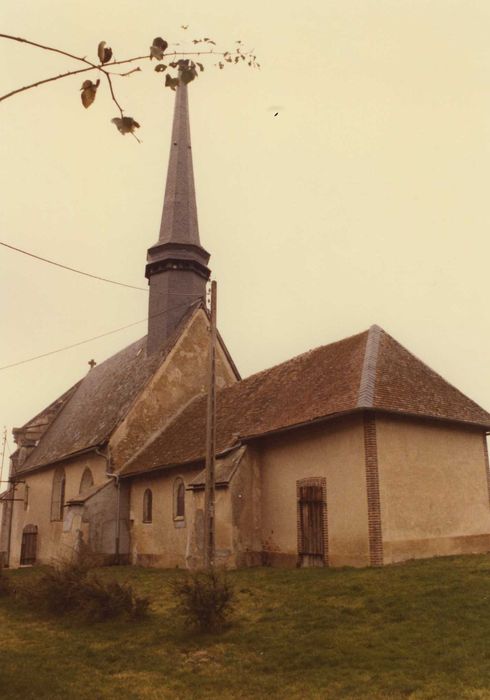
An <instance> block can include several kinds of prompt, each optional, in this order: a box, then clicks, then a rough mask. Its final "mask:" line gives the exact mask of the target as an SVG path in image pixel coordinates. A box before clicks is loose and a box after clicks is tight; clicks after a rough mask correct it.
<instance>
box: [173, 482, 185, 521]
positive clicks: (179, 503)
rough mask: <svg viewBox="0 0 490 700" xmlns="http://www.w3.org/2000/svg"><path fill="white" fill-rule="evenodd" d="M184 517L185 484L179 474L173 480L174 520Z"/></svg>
mask: <svg viewBox="0 0 490 700" xmlns="http://www.w3.org/2000/svg"><path fill="white" fill-rule="evenodd" d="M184 518H185V486H184V481H183V479H181V478H180V476H179V477H178V478H177V479H175V481H174V520H184Z"/></svg>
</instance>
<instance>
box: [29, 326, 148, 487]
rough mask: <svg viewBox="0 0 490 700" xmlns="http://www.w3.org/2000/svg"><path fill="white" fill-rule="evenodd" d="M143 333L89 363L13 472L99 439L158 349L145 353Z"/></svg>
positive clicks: (114, 420) (139, 385)
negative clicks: (95, 361) (66, 398)
mask: <svg viewBox="0 0 490 700" xmlns="http://www.w3.org/2000/svg"><path fill="white" fill-rule="evenodd" d="M145 345H146V336H145V337H144V338H141V339H140V340H137V341H136V342H135V343H132V344H131V345H128V347H126V348H124V350H121V351H120V352H118V353H116V354H115V355H113V356H112V357H110V358H109V359H108V360H106V361H105V362H101V363H100V364H99V365H96V366H95V367H94V368H93V369H91V370H90V371H89V372H88V373H87V375H86V376H85V377H84V379H82V381H81V382H80V384H79V385H78V387H77V389H76V391H75V393H74V394H73V395H72V397H71V398H70V400H69V401H68V402H67V404H66V405H65V406H64V407H63V409H62V411H61V412H60V414H59V415H58V416H57V417H56V418H55V420H54V421H53V423H52V424H51V425H50V427H49V428H48V430H47V431H46V433H45V434H44V436H43V437H42V438H41V440H40V441H39V444H38V446H37V447H36V448H35V449H34V451H33V452H32V453H31V454H30V455H29V457H28V458H27V460H26V461H25V462H24V464H22V465H21V466H20V467H19V468H18V470H17V473H21V472H25V471H28V470H30V469H35V468H37V467H39V466H41V465H44V464H50V463H51V462H55V461H57V460H59V459H62V458H63V457H66V456H69V455H72V454H76V453H78V452H81V451H83V450H86V449H88V448H90V447H94V446H96V445H99V444H101V443H102V442H103V441H104V440H105V439H106V438H107V437H108V436H109V435H110V433H111V432H112V430H113V429H114V428H115V426H116V425H117V424H118V423H119V421H120V420H122V419H123V418H124V416H125V415H126V413H127V412H128V409H129V407H130V405H131V403H132V402H133V400H134V399H135V398H136V396H137V394H138V393H139V392H140V391H141V389H142V388H143V386H144V385H145V384H146V382H147V381H148V380H149V379H150V377H151V376H152V375H153V373H154V372H155V370H156V368H157V366H158V364H159V362H160V360H161V355H160V353H153V354H152V355H149V356H147V355H146V349H145Z"/></svg>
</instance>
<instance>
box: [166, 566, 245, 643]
mask: <svg viewBox="0 0 490 700" xmlns="http://www.w3.org/2000/svg"><path fill="white" fill-rule="evenodd" d="M171 586H172V592H173V594H174V595H175V596H176V598H177V599H178V608H179V609H180V611H181V613H182V614H183V615H184V617H185V618H186V620H187V622H189V623H190V624H191V625H192V626H194V627H197V628H199V629H200V630H202V631H206V630H207V631H215V630H217V629H219V628H221V627H223V625H224V623H225V622H226V621H227V619H228V618H229V616H230V614H231V613H232V612H233V608H234V605H235V590H234V588H233V586H232V584H231V582H230V581H229V579H228V578H227V576H226V574H225V572H223V571H222V572H218V571H214V570H211V571H198V572H193V573H188V574H187V575H186V576H185V577H184V578H179V579H176V580H175V581H174V582H173V583H172V584H171Z"/></svg>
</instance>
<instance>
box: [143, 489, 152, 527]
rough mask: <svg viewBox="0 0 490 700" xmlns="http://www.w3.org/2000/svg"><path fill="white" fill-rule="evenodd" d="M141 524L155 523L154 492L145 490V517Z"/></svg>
mask: <svg viewBox="0 0 490 700" xmlns="http://www.w3.org/2000/svg"><path fill="white" fill-rule="evenodd" d="M141 522H143V523H152V522H153V492H152V490H151V489H145V492H144V493H143V515H142V518H141Z"/></svg>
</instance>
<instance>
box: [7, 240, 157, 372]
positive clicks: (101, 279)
mask: <svg viewBox="0 0 490 700" xmlns="http://www.w3.org/2000/svg"><path fill="white" fill-rule="evenodd" d="M0 245H3V246H5V248H10V249H11V250H15V251H16V252H17V253H22V254H23V255H28V256H29V257H30V258H35V259H36V260H41V261H42V262H45V263H49V264H50V265H55V266H56V267H61V268H63V270H70V272H76V273H77V275H84V276H85V277H92V279H95V280H100V281H101V282H109V283H110V284H117V285H118V286H119V287H128V288H129V289H137V290H138V291H140V292H148V288H147V287H136V286H135V285H133V284H125V283H124V282H116V281H115V280H110V279H107V277H99V275H92V274H91V273H90V272H83V271H82V270H77V269H75V268H74V267H69V266H68V265H63V264H62V263H58V262H55V261H54V260H48V258H42V257H41V256H40V255H35V254H34V253H29V252H28V251H27V250H22V249H21V248H16V247H15V246H13V245H10V244H9V243H4V242H3V241H0ZM0 369H1V368H0Z"/></svg>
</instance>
